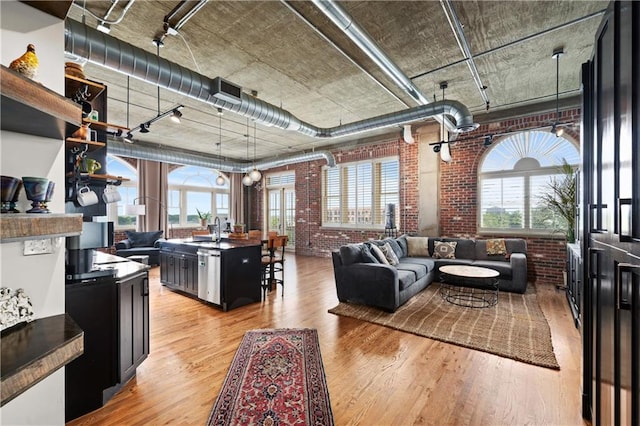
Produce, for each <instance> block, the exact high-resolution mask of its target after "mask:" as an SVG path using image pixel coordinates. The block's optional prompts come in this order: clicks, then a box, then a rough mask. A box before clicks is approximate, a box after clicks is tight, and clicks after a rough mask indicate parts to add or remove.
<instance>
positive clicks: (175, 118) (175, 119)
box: [171, 108, 182, 124]
mask: <svg viewBox="0 0 640 426" xmlns="http://www.w3.org/2000/svg"><path fill="white" fill-rule="evenodd" d="M180 118H182V113H181V112H180V110H178V108H176V109H174V110H173V114H171V121H173V122H174V123H178V124H180Z"/></svg>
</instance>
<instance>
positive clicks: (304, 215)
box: [252, 109, 581, 285]
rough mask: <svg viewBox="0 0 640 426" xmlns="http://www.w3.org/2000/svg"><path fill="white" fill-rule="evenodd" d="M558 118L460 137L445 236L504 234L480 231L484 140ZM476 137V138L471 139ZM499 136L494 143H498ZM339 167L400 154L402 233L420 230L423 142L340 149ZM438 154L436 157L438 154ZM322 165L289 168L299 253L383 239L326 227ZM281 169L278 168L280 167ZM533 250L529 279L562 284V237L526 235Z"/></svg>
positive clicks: (445, 184)
mask: <svg viewBox="0 0 640 426" xmlns="http://www.w3.org/2000/svg"><path fill="white" fill-rule="evenodd" d="M580 118H581V115H580V110H579V109H571V110H567V111H561V113H560V121H561V122H569V121H573V122H574V123H576V124H578V123H579V122H580ZM554 120H555V113H546V114H538V115H534V116H529V117H519V118H513V119H509V120H503V121H498V122H492V123H486V124H483V125H481V126H480V127H479V128H478V129H476V130H475V131H474V132H472V133H468V134H465V135H463V136H461V138H460V139H465V140H464V141H460V142H457V143H456V144H454V145H453V146H452V147H451V153H452V157H453V161H452V162H451V163H449V164H446V163H440V164H441V168H440V229H441V235H442V236H450V237H467V238H483V239H484V238H492V237H494V238H495V237H502V236H503V235H491V236H490V235H482V236H479V235H478V233H477V225H476V213H477V171H478V165H479V162H480V160H481V158H482V155H483V154H484V153H485V151H486V150H487V148H486V147H485V146H484V144H483V138H482V137H483V136H484V135H488V134H498V133H503V132H514V131H518V130H526V129H533V128H536V127H541V126H548V125H549V124H550V123H551V122H553V121H554ZM577 129H578V127H577V125H576V126H575V127H569V128H566V129H565V132H566V134H567V136H568V138H570V139H573V140H574V141H579V139H580V134H579V132H578V130H577ZM472 138H476V139H473V140H470V139H472ZM497 141H498V139H497V138H496V139H495V141H494V142H497ZM333 154H334V155H335V157H336V162H337V163H346V162H351V161H358V160H363V159H372V158H381V157H385V156H392V155H399V156H400V164H401V167H400V175H401V176H400V182H401V188H400V206H399V209H398V211H397V212H396V214H397V215H399V219H400V228H399V231H400V232H401V233H413V232H416V231H417V228H418V215H419V212H418V209H417V206H418V202H417V201H418V191H419V182H418V144H413V145H408V144H406V143H404V142H402V141H401V140H395V141H390V142H386V143H380V144H377V145H374V146H362V147H355V148H350V149H345V150H335V151H333ZM433 155H435V154H433ZM323 165H324V162H323V161H313V162H309V163H300V164H293V165H289V166H287V167H286V168H287V169H289V170H291V169H293V170H295V172H296V184H295V187H296V188H295V189H296V253H297V254H301V255H308V256H330V253H331V251H332V250H334V249H337V248H339V247H340V246H341V245H343V244H346V243H351V242H361V241H364V240H367V239H370V238H378V237H379V236H380V232H379V231H367V230H360V229H357V230H356V229H352V230H349V229H340V230H335V229H331V228H325V227H322V226H321V225H320V224H321V210H320V209H321V196H322V193H321V182H320V180H321V168H322V166H323ZM278 170H279V169H278ZM252 195H253V197H254V199H253V200H252V206H255V208H252V218H253V217H255V219H256V221H255V222H254V223H261V217H260V215H261V214H262V204H261V203H262V194H261V192H260V191H252ZM525 240H526V241H527V247H528V252H529V256H528V269H529V279H530V281H535V282H538V283H542V284H549V285H557V284H562V282H563V281H562V280H563V278H562V271H563V270H564V268H565V265H564V262H565V243H564V240H562V239H559V238H557V237H556V238H539V237H535V238H533V237H525Z"/></svg>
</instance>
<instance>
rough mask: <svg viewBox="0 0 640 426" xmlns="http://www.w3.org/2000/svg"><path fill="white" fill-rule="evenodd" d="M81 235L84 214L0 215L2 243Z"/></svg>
mask: <svg viewBox="0 0 640 426" xmlns="http://www.w3.org/2000/svg"><path fill="white" fill-rule="evenodd" d="M81 233H82V214H79V213H71V214H62V213H48V214H47V213H42V214H38V213H4V214H2V215H0V243H9V242H14V241H24V240H34V239H41V238H53V237H68V236H72V235H80V234H81ZM3 343H4V342H3ZM3 346H4V345H3ZM3 362H4V359H3Z"/></svg>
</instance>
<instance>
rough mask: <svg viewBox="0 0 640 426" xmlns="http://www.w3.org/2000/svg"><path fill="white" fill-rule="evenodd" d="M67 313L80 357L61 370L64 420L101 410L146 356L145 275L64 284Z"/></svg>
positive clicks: (147, 326) (147, 294)
mask: <svg viewBox="0 0 640 426" xmlns="http://www.w3.org/2000/svg"><path fill="white" fill-rule="evenodd" d="M65 290H66V291H65V299H66V300H65V307H66V311H67V313H68V314H69V315H70V316H71V318H73V319H74V320H75V321H76V322H77V323H78V325H79V326H80V328H82V330H83V331H84V337H85V343H84V346H85V351H84V354H83V355H82V356H80V357H78V358H77V359H75V360H74V361H73V362H71V363H69V364H68V365H67V366H66V373H65V419H66V421H70V420H73V419H75V418H77V417H80V416H82V415H84V414H86V413H88V412H91V411H93V410H96V409H98V408H100V407H102V406H103V405H104V404H106V403H107V401H109V399H111V397H112V396H113V395H115V393H116V392H118V391H119V390H120V389H121V388H122V386H123V385H124V384H125V383H126V382H127V381H129V380H130V379H131V378H132V377H133V376H135V373H136V368H137V367H138V366H139V365H140V364H141V363H142V361H144V360H145V359H146V357H147V355H148V354H149V278H148V273H147V272H146V271H144V272H142V273H139V272H138V273H135V274H131V275H128V276H123V277H117V278H116V277H109V278H100V279H93V280H86V281H81V282H77V283H68V284H67V285H66V286H65Z"/></svg>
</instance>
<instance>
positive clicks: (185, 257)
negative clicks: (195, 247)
mask: <svg viewBox="0 0 640 426" xmlns="http://www.w3.org/2000/svg"><path fill="white" fill-rule="evenodd" d="M160 282H161V283H162V284H164V285H165V286H167V287H169V288H172V289H174V290H180V291H184V292H185V293H189V294H192V295H194V296H197V295H198V256H197V255H196V254H195V253H185V252H181V251H174V250H173V247H172V249H162V250H161V251H160Z"/></svg>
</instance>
